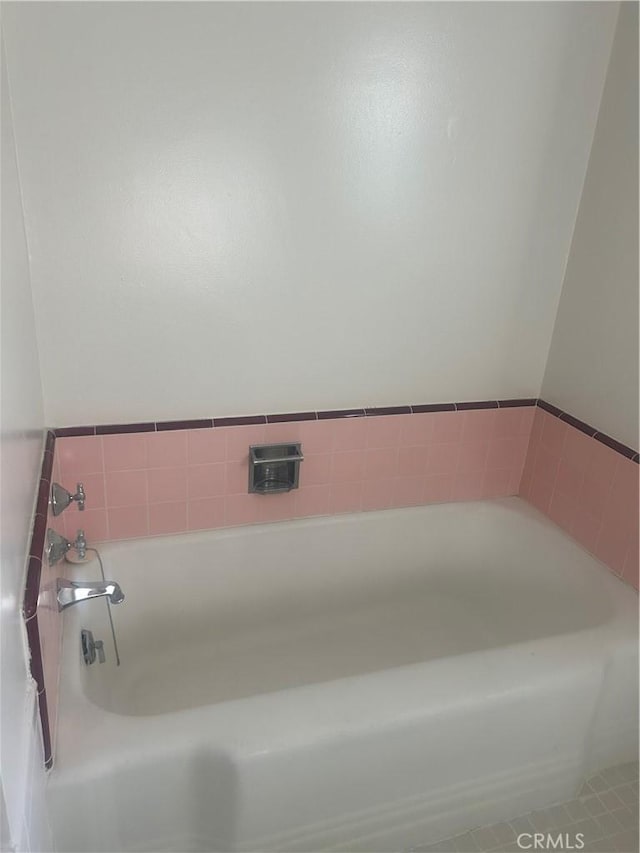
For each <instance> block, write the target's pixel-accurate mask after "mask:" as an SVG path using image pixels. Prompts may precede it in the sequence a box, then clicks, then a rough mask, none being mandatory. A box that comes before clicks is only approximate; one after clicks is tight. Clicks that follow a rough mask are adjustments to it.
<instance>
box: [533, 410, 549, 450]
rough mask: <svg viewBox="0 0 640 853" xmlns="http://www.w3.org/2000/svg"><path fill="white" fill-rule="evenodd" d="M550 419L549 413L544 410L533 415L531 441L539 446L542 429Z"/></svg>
mask: <svg viewBox="0 0 640 853" xmlns="http://www.w3.org/2000/svg"><path fill="white" fill-rule="evenodd" d="M547 417H548V415H547V413H546V412H545V411H544V410H543V409H538V408H537V407H536V410H535V412H534V415H533V423H532V424H531V441H532V442H535V443H536V444H538V443H539V442H540V440H541V438H542V428H543V426H544V422H545V419H546V418H547Z"/></svg>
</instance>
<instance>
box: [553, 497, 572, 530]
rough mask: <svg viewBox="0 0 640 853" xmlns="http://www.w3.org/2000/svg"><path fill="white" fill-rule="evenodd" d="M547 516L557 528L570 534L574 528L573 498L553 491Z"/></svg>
mask: <svg viewBox="0 0 640 853" xmlns="http://www.w3.org/2000/svg"><path fill="white" fill-rule="evenodd" d="M547 514H548V516H549V518H550V519H551V521H553V522H555V523H556V524H557V525H558V527H561V528H562V529H563V530H565V531H566V532H567V533H570V532H571V531H572V530H573V529H574V527H575V520H576V501H575V499H574V498H571V497H567V496H565V495H563V494H562V493H561V492H558V491H555V492H554V493H553V495H552V496H551V501H550V503H549V510H548V512H547Z"/></svg>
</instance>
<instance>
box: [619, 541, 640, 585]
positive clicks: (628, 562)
mask: <svg viewBox="0 0 640 853" xmlns="http://www.w3.org/2000/svg"><path fill="white" fill-rule="evenodd" d="M639 562H640V560H639V558H638V540H637V539H636V540H635V541H632V542H631V544H630V545H629V548H628V549H627V555H626V557H625V559H624V566H623V569H622V577H623V578H624V579H625V581H626V582H627V583H629V584H631V586H632V587H634V589H638V563H639Z"/></svg>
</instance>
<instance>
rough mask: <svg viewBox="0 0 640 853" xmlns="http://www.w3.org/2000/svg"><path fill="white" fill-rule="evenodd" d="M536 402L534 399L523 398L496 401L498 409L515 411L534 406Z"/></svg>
mask: <svg viewBox="0 0 640 853" xmlns="http://www.w3.org/2000/svg"><path fill="white" fill-rule="evenodd" d="M537 402H538V401H537V400H536V398H535V397H524V398H523V399H521V400H498V408H499V409H515V408H518V407H522V406H535V405H536V403H537Z"/></svg>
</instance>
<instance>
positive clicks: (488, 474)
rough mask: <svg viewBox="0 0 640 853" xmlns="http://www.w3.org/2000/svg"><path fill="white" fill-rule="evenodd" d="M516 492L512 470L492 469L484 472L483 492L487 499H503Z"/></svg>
mask: <svg viewBox="0 0 640 853" xmlns="http://www.w3.org/2000/svg"><path fill="white" fill-rule="evenodd" d="M516 491H517V489H516V488H515V486H514V481H513V471H512V469H511V468H490V469H489V470H487V471H485V472H484V483H483V488H482V492H483V496H484V497H485V498H503V497H506V496H507V495H513V494H516Z"/></svg>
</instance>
